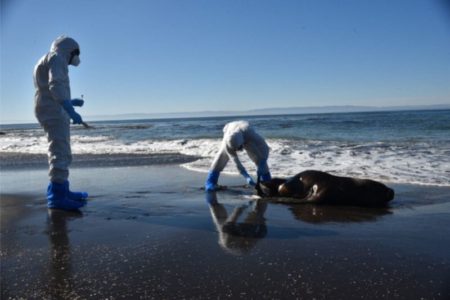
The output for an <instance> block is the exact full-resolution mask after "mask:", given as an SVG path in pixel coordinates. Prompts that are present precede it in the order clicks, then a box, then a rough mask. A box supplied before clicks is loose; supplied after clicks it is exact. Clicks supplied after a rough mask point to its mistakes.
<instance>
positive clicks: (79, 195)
mask: <svg viewBox="0 0 450 300" xmlns="http://www.w3.org/2000/svg"><path fill="white" fill-rule="evenodd" d="M64 185H66V186H67V187H66V188H67V191H68V192H69V194H68V195H69V199H71V200H85V199H87V198H88V197H89V195H88V193H86V192H71V191H70V189H69V181H68V180H66V181H64Z"/></svg>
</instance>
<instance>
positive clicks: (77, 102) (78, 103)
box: [70, 99, 84, 107]
mask: <svg viewBox="0 0 450 300" xmlns="http://www.w3.org/2000/svg"><path fill="white" fill-rule="evenodd" d="M70 102H71V103H72V106H80V107H81V106H83V104H84V100H83V99H72V100H71V101H70Z"/></svg>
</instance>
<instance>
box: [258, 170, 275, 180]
mask: <svg viewBox="0 0 450 300" xmlns="http://www.w3.org/2000/svg"><path fill="white" fill-rule="evenodd" d="M259 179H260V180H261V181H262V182H266V181H270V180H271V179H272V176H270V172H267V173H266V174H262V175H260V176H259Z"/></svg>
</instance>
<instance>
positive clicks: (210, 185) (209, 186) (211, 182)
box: [205, 171, 220, 191]
mask: <svg viewBox="0 0 450 300" xmlns="http://www.w3.org/2000/svg"><path fill="white" fill-rule="evenodd" d="M219 175H220V172H216V171H209V173H208V177H207V178H206V182H205V190H206V191H215V190H216V188H217V181H218V180H219Z"/></svg>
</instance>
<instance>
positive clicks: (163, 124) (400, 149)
mask: <svg viewBox="0 0 450 300" xmlns="http://www.w3.org/2000/svg"><path fill="white" fill-rule="evenodd" d="M234 120H247V121H249V122H250V123H251V124H252V125H253V126H254V128H255V129H256V130H257V131H258V132H259V133H260V134H261V135H262V136H264V137H265V138H266V141H267V143H268V144H269V146H270V148H271V152H270V157H269V166H270V169H271V173H272V175H273V176H292V175H294V174H296V173H298V172H301V171H304V170H307V169H314V170H321V171H325V172H330V173H332V174H335V175H340V176H352V177H360V178H369V179H373V180H379V181H382V182H384V183H408V184H421V185H435V186H450V111H449V110H436V111H430V110H427V111H395V112H361V113H327V114H302V115H273V116H249V117H243V116H239V117H210V118H186V119H153V120H126V121H101V122H92V123H91V122H89V121H88V120H87V121H88V122H89V124H90V125H92V126H93V127H94V128H93V129H84V128H83V127H82V126H72V129H71V130H72V152H73V154H74V161H76V160H77V155H92V154H98V155H105V157H110V158H109V159H110V160H114V157H115V156H114V155H116V154H120V155H122V156H129V157H130V158H132V157H133V156H135V155H137V154H149V155H152V154H165V155H163V156H161V159H162V160H164V159H167V160H168V161H167V162H173V161H174V158H175V161H177V159H176V158H180V160H179V161H180V164H181V165H182V166H183V167H185V168H187V169H190V170H194V171H199V172H207V171H208V169H209V166H210V164H211V161H212V159H213V157H214V155H215V154H216V153H217V151H218V149H219V146H220V143H221V138H222V128H223V126H224V125H225V124H226V123H227V122H230V121H234ZM0 130H1V132H2V134H1V135H0V155H2V156H1V157H2V161H7V160H8V159H9V160H11V159H15V160H17V159H19V157H20V159H21V160H24V161H26V160H27V157H28V156H29V157H32V156H33V155H36V154H45V153H46V151H47V141H46V137H45V134H44V132H43V130H42V129H41V128H40V127H39V125H38V124H22V125H1V126H0ZM185 156H189V157H195V159H190V160H188V162H186V160H183V159H182V158H183V157H185ZM239 157H240V158H241V161H242V162H243V164H244V165H245V166H246V168H247V169H248V171H249V172H250V173H251V174H253V175H254V174H255V172H256V170H255V167H254V166H253V164H252V163H251V161H250V160H249V159H248V157H247V156H246V155H245V153H240V154H239ZM158 163H164V161H158ZM112 164H114V162H112ZM108 165H111V162H110V163H109V164H108ZM2 166H3V167H4V166H5V165H2ZM224 172H226V173H230V174H238V172H237V170H236V168H235V166H234V165H233V163H232V162H230V163H229V164H228V165H227V167H226V169H225V170H224Z"/></svg>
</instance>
